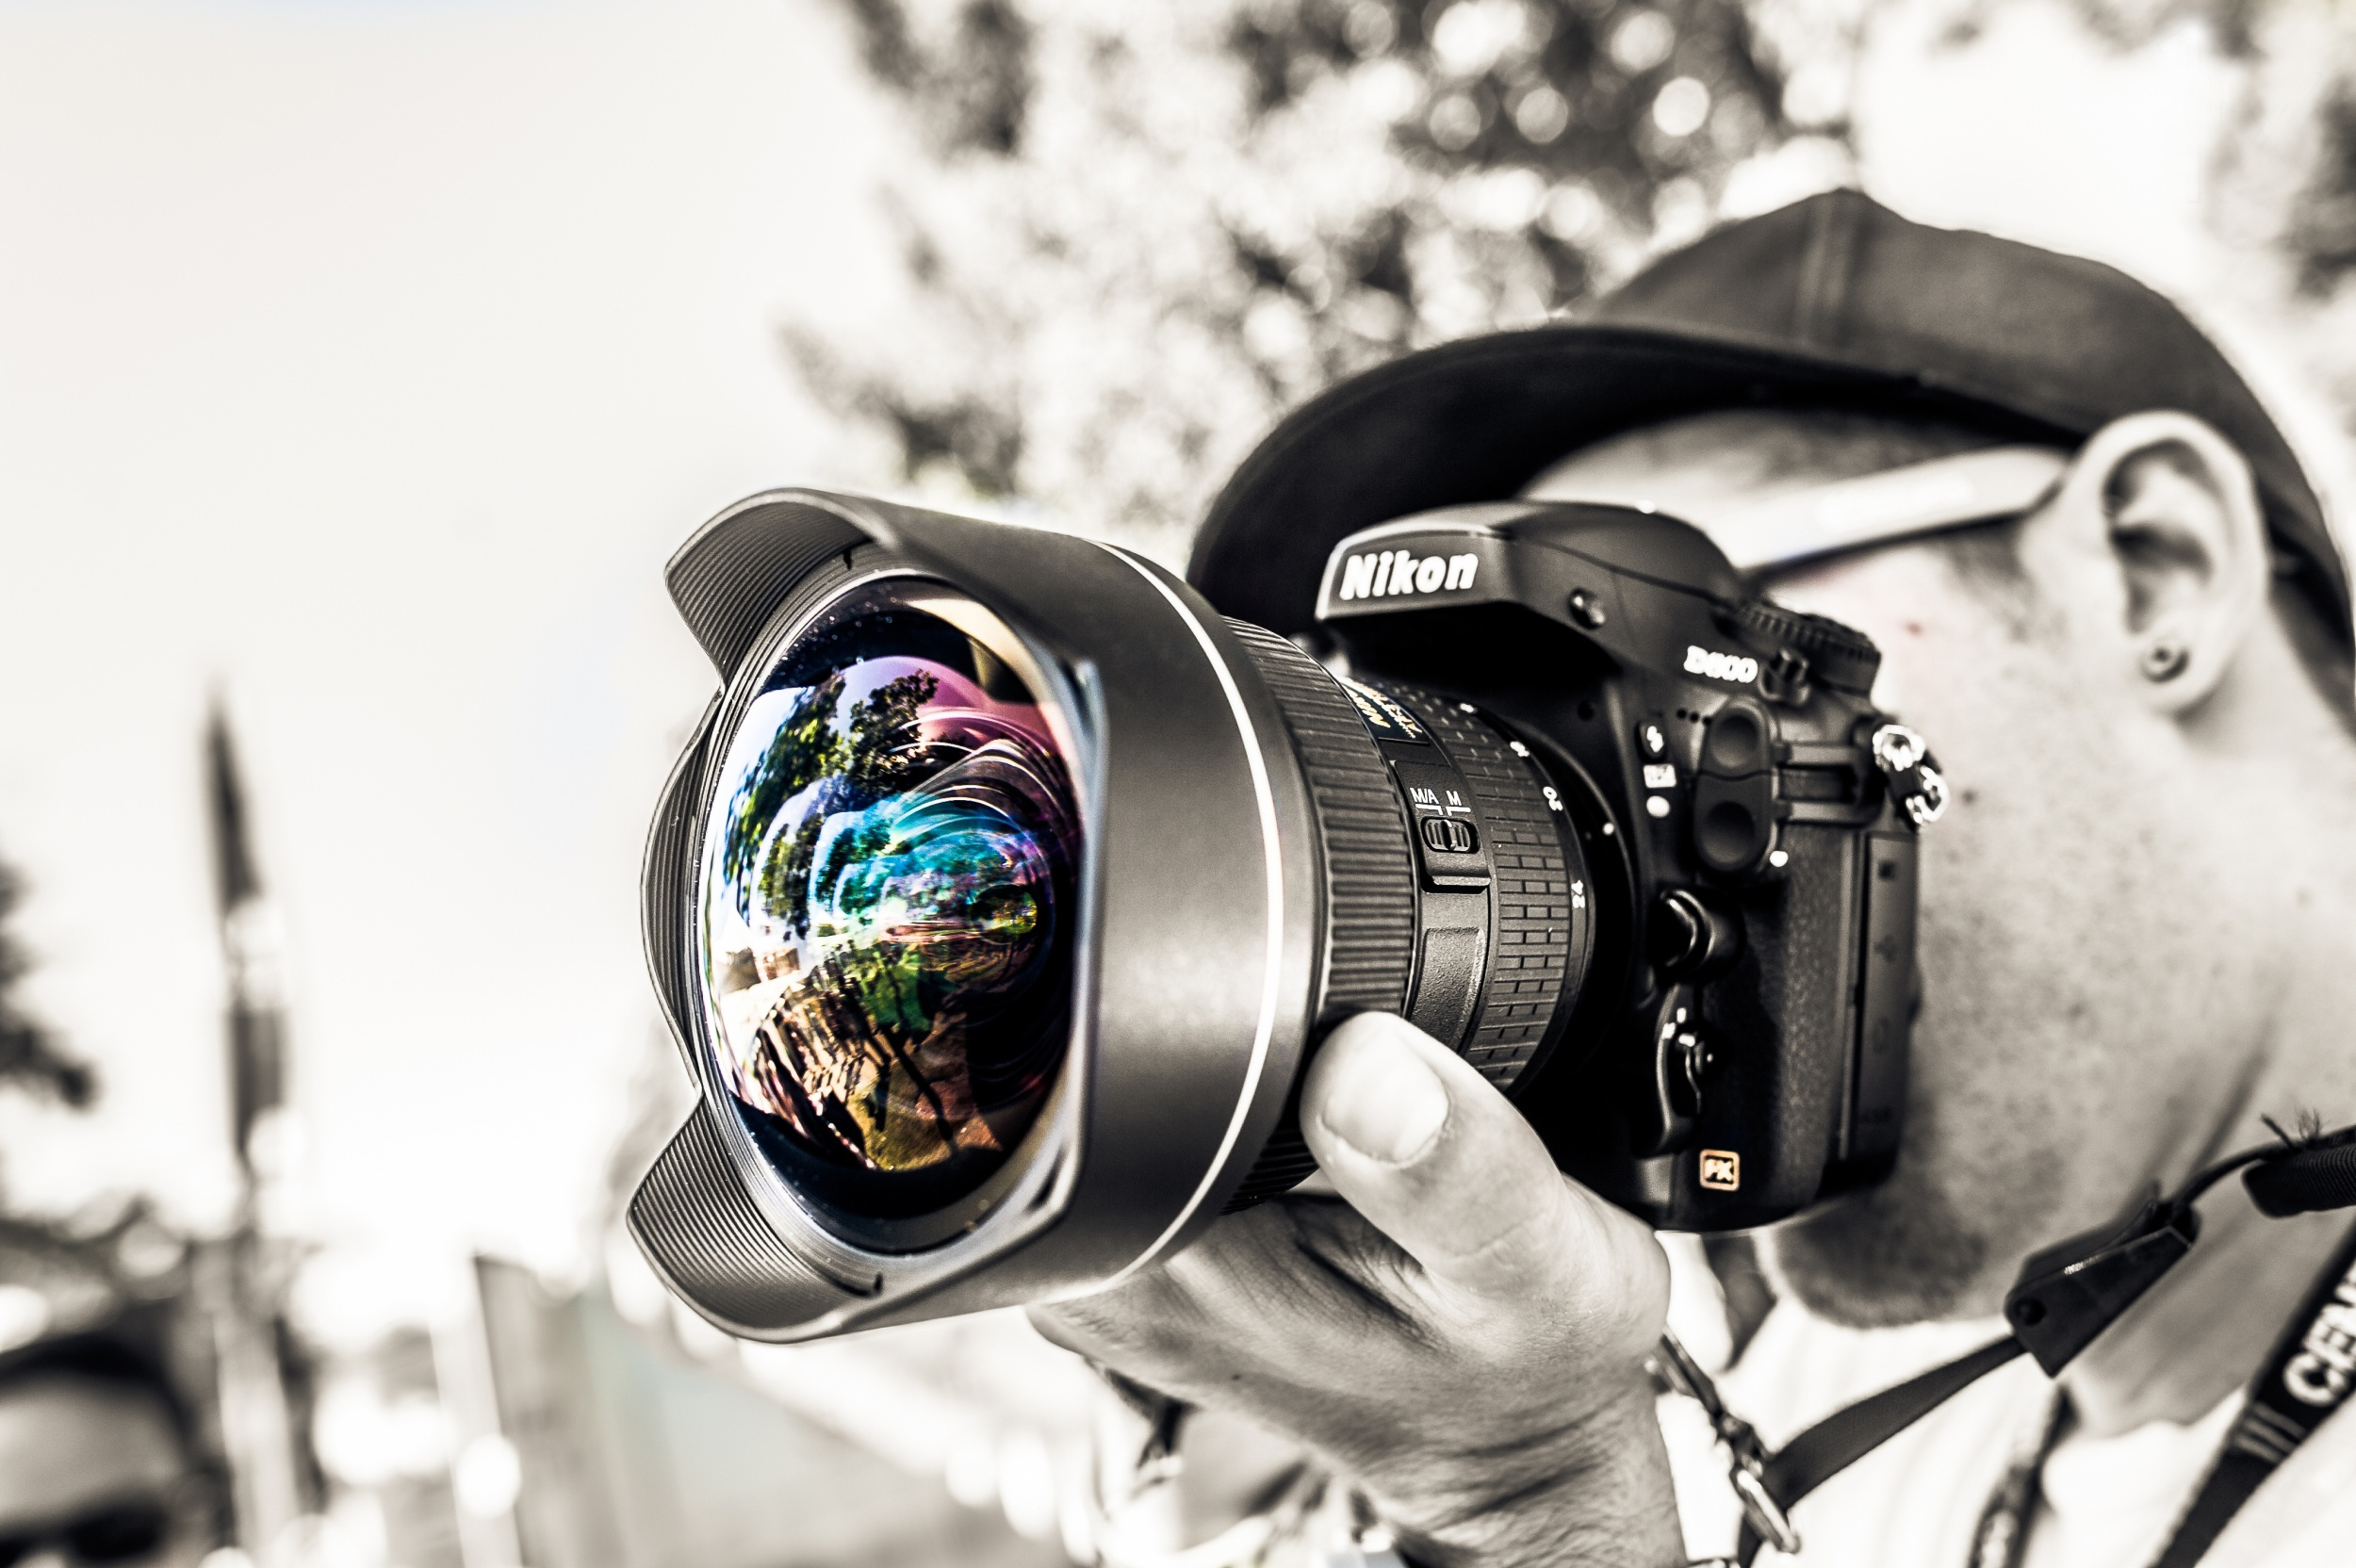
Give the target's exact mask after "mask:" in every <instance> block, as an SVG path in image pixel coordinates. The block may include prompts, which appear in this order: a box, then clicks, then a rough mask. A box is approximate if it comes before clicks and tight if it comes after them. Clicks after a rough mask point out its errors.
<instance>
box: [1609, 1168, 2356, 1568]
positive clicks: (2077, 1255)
mask: <svg viewBox="0 0 2356 1568" xmlns="http://www.w3.org/2000/svg"><path fill="white" fill-rule="evenodd" d="M2278 1131H2279V1129H2278ZM2235 1171H2240V1172H2242V1179H2243V1184H2244V1185H2245V1186H2246V1187H2247V1188H2248V1189H2249V1190H2250V1197H2251V1198H2252V1200H2253V1201H2255V1203H2256V1205H2257V1207H2258V1209H2259V1211H2260V1212H2261V1213H2263V1214H2266V1215H2267V1216H2268V1217H2276V1218H2281V1217H2287V1216H2289V1215H2293V1214H2301V1213H2311V1212H2316V1211H2321V1210H2328V1209H2336V1208H2346V1207H2349V1206H2356V1128H2345V1129H2342V1130H2341V1131H2339V1132H2336V1133H2331V1134H2324V1133H2321V1132H2320V1131H2319V1130H2310V1131H2308V1132H2307V1133H2306V1134H2305V1135H2302V1136H2299V1137H2293V1136H2291V1135H2287V1134H2285V1135H2282V1145H2281V1147H2278V1148H2262V1149H2252V1150H2245V1151H2244V1152H2241V1153H2239V1154H2235V1155H2233V1156H2231V1157H2230V1158H2227V1159H2224V1160H2220V1161H2218V1162H2217V1163H2216V1164H2215V1165H2212V1166H2210V1167H2209V1168H2206V1169H2204V1170H2202V1171H2201V1172H2199V1173H2198V1174H2196V1175H2195V1176H2193V1177H2192V1178H2191V1179H2190V1180H2189V1181H2187V1182H2186V1183H2185V1184H2184V1186H2183V1187H2181V1188H2179V1189H2178V1190H2177V1191H2176V1192H2175V1193H2174V1194H2172V1195H2171V1196H2169V1197H2168V1198H2165V1199H2162V1198H2159V1197H2156V1196H2154V1197H2151V1198H2149V1199H2147V1200H2145V1201H2141V1202H2140V1203H2138V1204H2137V1205H2135V1207H2134V1208H2133V1209H2132V1210H2131V1212H2130V1216H2129V1217H2127V1218H2126V1220H2125V1222H2124V1223H2123V1224H2114V1225H2112V1226H2107V1227H2104V1228H2102V1230H2099V1231H2095V1232H2089V1233H2086V1234H2085V1235H2082V1236H2073V1237H2071V1238H2070V1240H2068V1241H2065V1242H2063V1243H2061V1244H2060V1245H2058V1246H2056V1247H2053V1248H2049V1249H2047V1250H2045V1251H2043V1252H2039V1253H2037V1255H2036V1256H2034V1257H2032V1258H2030V1259H2029V1260H2028V1262H2027V1263H2026V1264H2024V1265H2023V1266H2022V1267H2021V1280H2020V1282H2019V1283H2017V1284H2015V1285H2014V1286H2013V1289H2012V1291H2011V1293H2010V1294H2009V1295H2008V1296H2007V1297H2006V1298H2005V1302H2004V1315H2005V1316H2006V1318H2007V1319H2009V1320H2010V1321H2011V1323H2012V1325H2013V1331H2012V1332H2011V1333H2009V1334H2007V1335H2005V1336H2004V1338H2002V1339H1998V1340H1993V1341H1991V1342H1990V1343H1988V1344H1987V1345H1984V1346H1982V1347H1980V1348H1978V1349H1976V1350H1973V1351H1972V1352H1970V1353H1969V1354H1966V1355H1963V1356H1959V1357H1957V1358H1956V1359H1955V1360H1954V1361H1951V1362H1948V1363H1947V1364H1944V1365H1941V1366H1935V1367H1933V1368H1931V1369H1930V1370H1929V1371H1927V1372H1924V1373H1922V1374H1920V1375H1918V1376H1916V1377H1913V1378H1910V1379H1908V1380H1906V1381H1905V1382H1902V1383H1899V1384H1897V1385H1896V1386H1895V1387H1892V1388H1887V1389H1884V1390H1883V1391H1882V1392H1881V1393H1879V1394H1875V1395H1871V1396H1869V1397H1866V1398H1863V1399H1860V1400H1858V1401H1857V1403H1855V1404H1852V1405H1848V1406H1846V1407H1844V1408H1842V1409H1841V1410H1837V1411H1835V1412H1834V1413H1832V1414H1830V1415H1828V1416H1826V1417H1824V1419H1823V1420H1822V1421H1819V1422H1818V1423H1817V1424H1816V1425H1815V1426H1813V1427H1810V1428H1808V1429H1807V1430H1806V1431H1804V1432H1802V1433H1800V1434H1799V1435H1798V1436H1797V1437H1795V1438H1793V1439H1792V1441H1791V1442H1790V1443H1788V1444H1786V1445H1785V1446H1783V1447H1782V1448H1781V1449H1779V1450H1778V1451H1776V1452H1775V1453H1773V1454H1770V1453H1768V1452H1767V1451H1766V1448H1765V1446H1764V1445H1762V1444H1761V1443H1760V1442H1759V1434H1758V1433H1757V1432H1756V1431H1755V1430H1753V1429H1752V1428H1751V1426H1750V1424H1749V1423H1748V1422H1746V1421H1744V1420H1742V1418H1741V1417H1740V1416H1738V1415H1735V1414H1734V1413H1731V1412H1730V1411H1728V1410H1727V1409H1726V1405H1725V1402H1724V1401H1723V1400H1721V1399H1720V1398H1719V1397H1718V1392H1717V1389H1716V1388H1715V1387H1714V1386H1713V1385H1712V1384H1711V1382H1710V1378H1709V1376H1708V1375H1707V1374H1706V1373H1704V1372H1703V1371H1702V1369H1701V1368H1700V1366H1699V1365H1698V1364H1695V1363H1694V1361H1693V1358H1692V1356H1690V1355H1688V1354H1687V1353H1686V1351H1685V1348H1684V1347H1683V1346H1681V1345H1679V1344H1678V1343H1677V1339H1676V1336H1675V1335H1671V1334H1664V1335H1663V1336H1662V1338H1661V1350H1660V1354H1659V1356H1658V1357H1657V1358H1656V1361H1655V1370H1656V1371H1657V1373H1658V1374H1659V1375H1660V1376H1661V1379H1662V1380H1664V1381H1666V1382H1667V1383H1668V1384H1669V1385H1670V1386H1671V1387H1673V1388H1675V1389H1677V1391H1678V1392H1680V1393H1683V1394H1687V1395H1689V1396H1691V1397H1693V1398H1694V1399H1695V1400H1697V1401H1698V1402H1699V1403H1700V1404H1701V1406H1702V1408H1703V1410H1704V1411H1705V1412H1706V1413H1708V1415H1709V1416H1710V1425H1711V1426H1712V1428H1713V1429H1715V1430H1716V1431H1717V1434H1718V1436H1719V1439H1720V1440H1721V1441H1722V1442H1724V1443H1725V1444H1726V1449H1727V1451H1728V1454H1729V1455H1730V1457H1731V1461H1732V1462H1731V1464H1730V1466H1729V1471H1728V1478H1729V1480H1730V1481H1731V1482H1732V1484H1733V1487H1734V1491H1735V1495H1736V1496H1737V1497H1738V1498H1740V1499H1741V1501H1742V1538H1741V1544H1740V1545H1739V1546H1738V1547H1737V1549H1736V1558H1735V1560H1736V1561H1738V1562H1740V1563H1742V1564H1744V1565H1746V1568H1747V1565H1748V1564H1749V1563H1750V1562H1751V1561H1752V1560H1754V1559H1756V1558H1757V1557H1758V1555H1759V1549H1760V1548H1761V1547H1762V1546H1764V1545H1769V1544H1772V1545H1774V1546H1775V1548H1776V1550H1778V1551H1781V1552H1785V1553H1787V1554H1788V1553H1793V1552H1797V1551H1798V1550H1799V1547H1800V1538H1799V1534H1798V1532H1797V1531H1796V1530H1794V1529H1793V1528H1792V1519H1791V1510H1792V1507H1793V1506H1794V1505H1796V1504H1797V1503H1798V1502H1799V1501H1800V1499H1801V1498H1803V1497H1805V1496H1807V1495H1808V1494H1809V1493H1811V1492H1813V1491H1815V1490H1816V1489H1817V1488H1818V1487H1820V1486H1822V1485H1823V1484H1824V1482H1826V1481H1828V1480H1830V1479H1831V1478H1833V1477H1834V1476H1837V1475H1839V1474H1840V1473H1841V1471H1843V1470H1845V1469H1847V1468H1848V1467H1849V1466H1850V1465H1851V1464H1854V1463H1855V1462H1857V1461H1858V1460H1860V1459H1862V1458H1864V1457H1865V1455H1867V1454H1869V1453H1871V1452H1872V1451H1873V1449H1875V1448H1877V1447H1879V1446H1881V1445H1882V1444H1884V1443H1886V1442H1888V1441H1889V1440H1890V1439H1891V1438H1892V1437H1895V1436H1896V1435H1897V1434H1898V1433H1900V1432H1902V1431H1904V1430H1905V1429H1906V1428H1908V1427H1911V1426H1912V1425H1914V1423H1916V1422H1917V1421H1920V1420H1922V1418H1923V1417H1924V1416H1926V1415H1928V1414H1930V1413H1931V1412H1933V1411H1934V1410H1937V1409H1938V1408H1939V1406H1940V1405H1943V1404H1945V1403H1946V1402H1947V1401H1948V1400H1949V1399H1951V1398H1953V1397H1955V1396H1956V1395H1957V1394H1960V1393H1962V1392H1963V1391H1964V1390H1965V1389H1966V1388H1969V1387H1970V1386H1971V1385H1972V1384H1973V1383H1975V1382H1977V1381H1979V1380H1981V1379H1982V1378H1984V1377H1987V1376H1988V1374H1989V1373H1991V1372H1993V1371H1995V1370H1996V1369H1997V1368H1998V1367H2001V1366H2004V1364H2007V1363H2009V1362H2011V1361H2013V1360H2015V1359H2017V1358H2018V1357H2020V1356H2022V1355H2032V1356H2034V1357H2035V1358H2036V1359H2037V1364H2038V1365H2039V1366H2040V1367H2042V1368H2043V1369H2044V1371H2045V1373H2046V1375H2047V1376H2049V1377H2052V1376H2056V1375H2058V1374H2059V1373H2060V1371H2061V1369H2062V1368H2063V1367H2064V1366H2066V1365H2068V1364H2069V1363H2070V1361H2071V1360H2072V1359H2073V1358H2075V1357H2076V1355H2077V1354H2078V1352H2079V1351H2081V1350H2083V1349H2085V1348H2086V1346H2087V1345H2089V1344H2091V1343H2092V1342H2093V1340H2094V1339H2095V1338H2096V1337H2097V1336H2098V1335H2100V1334H2101V1333H2102V1331H2103V1330H2104V1329H2106V1328H2108V1327H2109V1326H2110V1325H2111V1324H2112V1323H2114V1322H2116V1321H2117V1320H2118V1319H2119V1317H2120V1316H2121V1315H2123V1314H2125V1312H2126V1311H2127V1309H2128V1308H2129V1307H2131V1306H2133V1305H2134V1304H2135V1302H2136V1301H2138V1300H2140V1299H2142V1298H2143V1296H2144V1294H2145V1293H2146V1292H2147V1291H2149V1290H2150V1289H2151V1287H2152V1286H2153V1285H2155V1284H2157V1283H2158V1282H2160V1279H2161V1278H2162V1276H2164V1275H2165V1274H2166V1273H2167V1272H2168V1269H2169V1268H2171V1267H2173V1266H2175V1265H2176V1264H2177V1263H2178V1262H2179V1261H2181V1260H2182V1259H2183V1258H2184V1255H2185V1254H2186V1253H2187V1252H2189V1251H2190V1250H2191V1249H2192V1243H2193V1241H2194V1239H2195V1238H2196V1237H2197V1236H2198V1235H2199V1234H2200V1230H2201V1226H2200V1216H2199V1214H2198V1213H2197V1212H2195V1210H2194V1207H2193V1205H2194V1203H2195V1201H2197V1200H2198V1199H2199V1198H2200V1197H2201V1195H2202V1194H2203V1193H2205V1192H2206V1191H2207V1190H2208V1189H2209V1188H2210V1187H2211V1186H2213V1185H2215V1184H2217V1182H2218V1181H2219V1180H2221V1179H2222V1178H2224V1177H2225V1176H2227V1175H2230V1174H2232V1173H2233V1172H2235ZM2351 1391H2356V1230H2351V1231H2350V1232H2349V1233H2348V1235H2347V1236H2346V1237H2345V1238H2343V1240H2342V1241H2341V1243H2340V1246H2339V1247H2338V1248H2337V1249H2336V1250H2334V1252H2333V1253H2332V1256H2331V1262H2330V1263H2329V1264H2328V1265H2327V1266H2325V1268H2324V1270H2323V1272H2322V1273H2321V1274H2320V1275H2319V1276H2318V1277H2317V1279H2316V1281H2315V1284H2314V1285H2313V1286H2312V1287H2311V1288H2310V1289H2309V1291H2308V1293H2307V1296H2306V1299H2304V1300H2303V1301H2302V1302H2301V1303H2300V1306H2299V1311H2298V1312H2297V1313H2295V1314H2294V1315H2292V1317H2291V1319H2290V1322H2289V1325H2288V1326H2287V1327H2286V1328H2285V1329H2284V1330H2283V1331H2282V1335H2281V1337H2280V1339H2279V1340H2278V1341H2277V1343H2276V1345H2275V1347H2274V1349H2273V1352H2272V1353H2271V1354H2270V1355H2269V1356H2268V1357H2267V1359H2266V1364H2265V1365H2264V1366H2263V1367H2262V1368H2261V1369H2260V1371H2259V1373H2258V1375H2257V1378H2256V1379H2255V1380H2253V1381H2252V1383H2251V1384H2250V1398H2249V1404H2248V1407H2247V1408H2246V1409H2245V1410H2244V1411H2243V1413H2242V1414H2241V1416H2240V1418H2239V1419H2237V1420H2236V1421H2235V1422H2234V1425H2233V1430H2232V1432H2231V1433H2230V1434H2229V1435H2228V1437H2227V1439H2226V1444H2225V1447H2224V1449H2223V1450H2222V1451H2221V1452H2220V1453H2219V1455H2218V1457H2217V1460H2216V1461H2215V1462H2213V1464H2212V1466H2211V1469H2210V1472H2209V1475H2208V1478H2206V1479H2205V1480H2204V1481H2203V1482H2202V1485H2201V1490H2200V1492H2199V1493H2198V1494H2197V1495H2195V1497H2194V1499H2193V1502H2192V1504H2191V1506H2190V1507H2189V1508H2188V1509H2187V1510H2186V1511H2185V1513H2184V1518H2183V1519H2182V1520H2181V1521H2180V1523H2179V1524H2178V1527H2177V1530H2176V1534H2175V1538H2174V1539H2173V1540H2172V1541H2171V1542H2170V1544H2169V1545H2168V1550H2167V1552H2166V1553H2165V1554H2164V1555H2163V1556H2162V1557H2161V1559H2160V1560H2159V1562H2158V1563H2156V1564H2154V1568H2192V1565H2193V1564H2195V1563H2197V1562H2198V1561H2199V1560H2201V1554H2203V1553H2204V1552H2206V1551H2207V1550H2208V1549H2209V1546H2210V1545H2211V1544H2213V1543H2214V1542H2215V1541H2216V1540H2217V1536H2218V1534H2220V1533H2221V1532H2222V1531H2223V1530H2224V1528H2225V1527H2226V1525H2227V1524H2228V1523H2229V1522H2230V1521H2231V1520H2232V1519H2233V1515H2234V1514H2235V1513H2236V1512H2238V1511H2240V1509H2241V1506H2242V1505H2243V1504H2244V1503H2245V1502H2247V1501H2249V1499H2250V1495H2252V1494H2253V1493H2255V1492H2256V1491H2257V1490H2258V1488H2259V1487H2260V1486H2261V1485H2263V1484H2264V1483H2265V1481H2266V1478H2267V1477H2268V1476H2270V1475H2272V1474H2273V1473H2274V1471H2275V1470H2276V1468H2278V1467H2279V1466H2280V1465H2281V1464H2282V1462H2283V1461H2284V1460H2286V1459H2288V1458H2289V1457H2290V1454H2291V1452H2292V1451H2293V1450H2294V1449H2295V1448H2296V1447H2297V1446H2299V1444H2300V1443H2302V1442H2304V1441H2305V1440H2306V1438H2307V1436H2308V1434H2309V1433H2311V1432H2313V1431H2314V1430H2315V1429H2316V1428H2318V1427H2320V1426H2322V1425H2323V1423H2324V1422H2325V1421H2326V1420H2327V1419H2329V1418H2330V1416H2331V1413H2332V1412H2333V1411H2335V1410H2336V1409H2338V1408H2339V1406H2340V1405H2342V1404H2343V1403H2345V1402H2347V1400H2348V1397H2349V1395H2350V1393H2351ZM2026 1523H2027V1522H2026V1521H2025V1520H2024V1521H2021V1525H2022V1526H2023V1527H2025V1525H2026Z"/></svg>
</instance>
